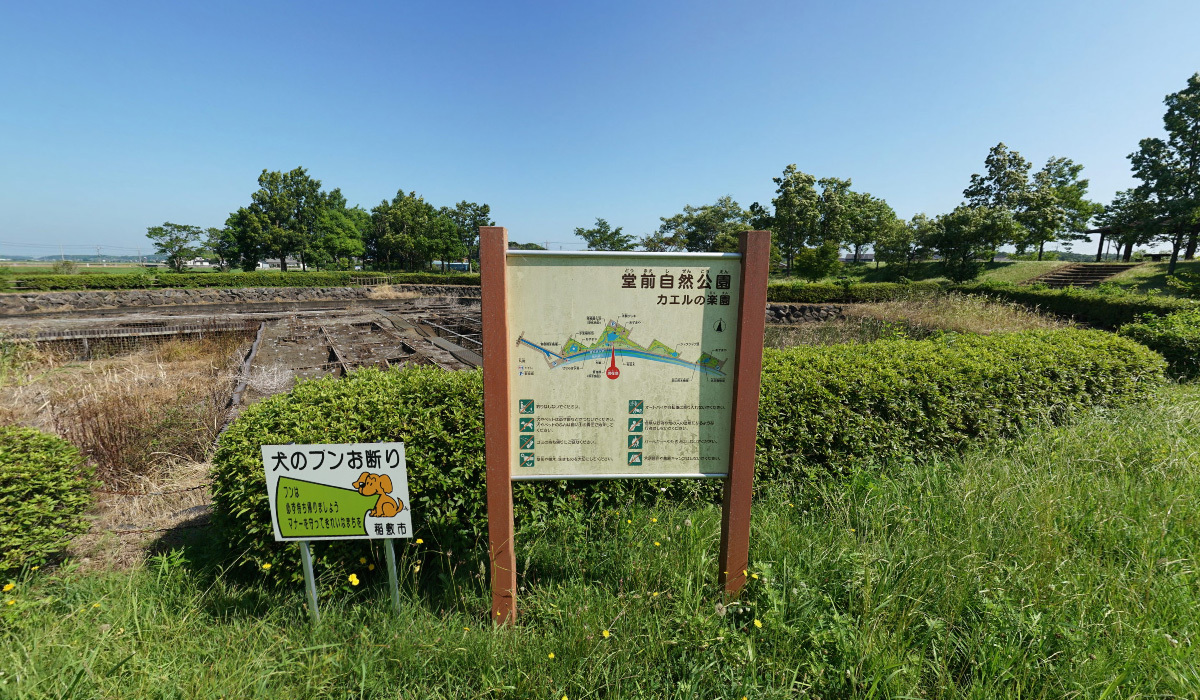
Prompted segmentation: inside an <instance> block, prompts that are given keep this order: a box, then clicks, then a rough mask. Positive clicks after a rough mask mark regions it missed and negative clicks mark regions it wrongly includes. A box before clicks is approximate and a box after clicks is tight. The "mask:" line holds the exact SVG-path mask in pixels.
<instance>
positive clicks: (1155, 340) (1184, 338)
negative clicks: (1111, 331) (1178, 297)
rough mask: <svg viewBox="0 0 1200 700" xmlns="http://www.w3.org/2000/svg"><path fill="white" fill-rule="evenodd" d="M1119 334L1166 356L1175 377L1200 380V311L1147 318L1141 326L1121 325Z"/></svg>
mask: <svg viewBox="0 0 1200 700" xmlns="http://www.w3.org/2000/svg"><path fill="white" fill-rule="evenodd" d="M1119 333H1120V334H1121V335H1123V336H1125V337H1126V338H1132V339H1133V340H1136V341H1137V342H1139V343H1141V344H1142V345H1145V346H1146V347H1148V348H1150V349H1151V350H1154V351H1155V352H1157V353H1159V354H1161V355H1162V356H1163V357H1165V358H1166V359H1167V366H1168V367H1169V368H1170V370H1169V371H1170V373H1171V375H1172V376H1174V377H1177V378H1179V379H1195V378H1196V377H1200V309H1195V310H1192V311H1176V312H1175V313H1173V314H1167V315H1166V316H1163V317H1158V316H1153V315H1147V316H1143V317H1142V318H1141V319H1140V321H1139V322H1138V323H1130V324H1126V325H1124V326H1121V330H1120V331H1119Z"/></svg>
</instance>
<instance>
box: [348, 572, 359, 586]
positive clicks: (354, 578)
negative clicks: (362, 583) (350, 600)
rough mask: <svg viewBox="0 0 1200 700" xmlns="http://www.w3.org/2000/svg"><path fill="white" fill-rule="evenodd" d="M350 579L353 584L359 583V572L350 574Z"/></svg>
mask: <svg viewBox="0 0 1200 700" xmlns="http://www.w3.org/2000/svg"><path fill="white" fill-rule="evenodd" d="M348 580H349V581H350V585H351V586H357V585H358V574H350V578H349V579H348Z"/></svg>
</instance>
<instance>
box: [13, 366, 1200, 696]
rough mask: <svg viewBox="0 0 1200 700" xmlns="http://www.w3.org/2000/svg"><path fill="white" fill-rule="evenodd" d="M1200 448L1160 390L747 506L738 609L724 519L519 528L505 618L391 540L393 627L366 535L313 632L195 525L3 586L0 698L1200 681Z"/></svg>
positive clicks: (1128, 688) (432, 557)
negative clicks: (119, 561)
mask: <svg viewBox="0 0 1200 700" xmlns="http://www.w3.org/2000/svg"><path fill="white" fill-rule="evenodd" d="M1198 451H1200V387H1196V386H1172V387H1166V388H1164V389H1162V390H1161V391H1159V392H1158V393H1157V394H1156V395H1155V397H1154V399H1153V400H1152V401H1151V402H1150V403H1149V404H1148V405H1142V406H1138V407H1134V408H1131V409H1128V410H1123V411H1112V412H1107V413H1099V414H1093V415H1090V416H1086V417H1084V418H1083V419H1081V420H1080V421H1079V422H1078V423H1077V424H1075V425H1073V426H1069V427H1066V428H1062V429H1056V430H1052V431H1051V430H1047V431H1045V432H1043V433H1042V434H1038V435H1034V436H1032V437H1030V438H1028V439H1026V440H1024V441H1019V442H1015V443H1011V444H1009V445H1007V446H1005V447H1002V448H997V449H993V450H989V451H981V452H975V453H970V454H967V455H966V456H964V457H961V458H955V459H947V460H939V461H931V462H928V463H911V464H908V465H907V466H904V467H902V468H898V469H897V470H894V471H892V472H890V473H884V474H880V473H878V472H862V473H859V474H857V475H856V476H853V477H852V478H850V479H849V480H847V481H844V482H832V481H831V482H821V483H814V484H806V483H797V484H795V485H794V486H793V487H791V488H790V489H786V490H782V489H781V490H776V491H773V492H771V493H766V494H761V495H760V496H759V497H757V498H756V502H755V511H754V521H753V533H752V541H751V550H752V551H751V561H752V564H751V567H750V574H751V580H750V582H749V585H748V587H747V589H746V591H745V593H744V595H743V597H741V598H740V599H739V600H737V601H733V602H727V601H722V600H721V598H720V597H719V595H718V592H717V590H716V588H715V586H714V583H713V580H714V575H715V573H716V572H715V566H716V563H715V561H716V553H717V552H716V550H717V532H718V527H719V520H720V516H719V511H718V509H717V508H716V507H705V508H700V509H692V510H683V509H677V508H673V507H671V506H670V505H669V504H666V503H664V504H662V505H661V506H660V507H657V508H630V509H625V510H622V511H620V512H616V511H599V510H592V511H590V512H588V513H587V514H586V516H584V517H566V516H561V517H558V518H556V519H553V520H551V521H550V522H545V523H519V524H518V527H519V531H520V535H519V539H518V557H517V561H518V567H519V574H520V579H519V580H520V582H521V585H522V590H521V593H520V606H521V609H522V618H521V622H520V624H519V625H518V626H517V627H516V628H513V629H495V628H493V627H492V626H491V625H490V624H489V623H488V621H487V615H486V606H487V600H488V596H487V593H486V581H485V579H484V578H483V575H482V562H481V559H480V555H479V553H478V552H463V551H457V552H452V551H446V549H445V548H443V547H441V546H439V545H438V544H437V543H434V542H427V543H415V542H410V543H407V544H405V545H404V546H401V547H400V548H399V549H400V557H399V558H400V566H401V580H402V587H403V591H402V610H401V612H400V615H399V616H396V615H394V614H393V613H392V611H391V609H390V603H389V602H388V600H387V593H386V591H385V590H384V588H383V587H382V584H381V582H382V580H383V576H382V557H381V556H380V553H379V552H378V551H372V550H369V549H368V548H367V547H366V546H364V547H363V557H364V564H363V568H362V570H361V571H360V572H358V576H360V577H361V578H362V584H361V585H358V586H354V585H351V584H350V583H349V582H346V581H337V582H329V581H326V582H325V583H326V591H325V594H324V595H325V597H324V602H323V606H324V607H323V615H324V617H323V621H322V624H321V625H320V627H318V628H316V629H313V628H311V627H310V626H309V624H308V622H307V618H306V616H305V613H304V610H303V608H302V596H301V587H300V585H299V584H298V583H295V582H289V583H288V584H287V585H285V586H283V587H282V588H275V587H272V586H270V585H267V583H265V582H266V581H268V580H272V579H280V578H281V579H283V580H287V579H288V578H290V577H294V575H295V572H280V571H272V572H263V573H262V576H261V579H262V580H251V581H231V580H229V579H228V578H226V577H224V576H221V575H220V574H219V570H218V565H217V564H216V561H217V560H216V559H214V558H213V556H212V554H211V552H210V550H208V549H207V545H206V544H205V543H206V542H207V541H208V540H207V538H206V536H205V534H204V531H203V530H199V531H195V535H194V537H193V539H192V540H191V541H190V543H188V544H186V545H185V546H183V547H180V548H176V549H170V548H166V547H163V548H161V551H162V553H161V554H159V555H158V556H157V557H155V558H154V559H152V560H151V561H150V563H149V564H148V565H146V566H144V567H141V568H138V569H136V570H134V571H132V572H113V573H104V574H83V573H80V572H78V571H73V570H70V569H66V570H60V571H57V572H31V573H30V575H29V576H27V577H26V578H22V579H21V580H18V581H14V582H12V583H13V584H14V586H13V587H12V588H11V589H9V590H7V591H6V592H4V593H3V594H2V597H3V599H4V600H3V603H4V604H0V635H3V643H2V644H0V696H2V697H11V698H68V697H75V698H81V697H137V698H175V697H188V698H220V697H230V698H232V697H262V698H283V697H288V698H316V697H320V698H427V697H428V698H443V697H445V698H478V697H512V698H554V699H555V700H558V699H560V698H562V697H564V696H565V697H567V698H570V699H571V700H578V699H580V698H742V697H746V698H792V697H821V698H879V697H929V698H994V697H1045V698H1061V697H1097V698H1110V697H1150V696H1154V697H1191V698H1195V697H1200V654H1197V651H1196V646H1197V644H1200V574H1198V573H1197V564H1196V558H1197V554H1198V553H1200V460H1198V459H1197V457H1196V455H1197V453H1198ZM548 488H550V486H548ZM281 546H282V545H281ZM371 566H374V567H375V568H374V570H371V569H370V567H371ZM330 588H332V589H333V590H330Z"/></svg>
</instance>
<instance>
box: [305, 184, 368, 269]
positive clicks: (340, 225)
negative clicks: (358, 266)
mask: <svg viewBox="0 0 1200 700" xmlns="http://www.w3.org/2000/svg"><path fill="white" fill-rule="evenodd" d="M370 226H371V215H370V214H368V213H367V212H366V211H364V210H363V209H362V207H347V206H346V198H345V197H343V196H342V193H341V191H340V190H336V189H335V190H334V191H333V192H330V193H329V196H328V197H327V199H326V201H325V206H324V207H323V208H322V210H321V213H320V215H319V216H318V217H317V223H316V227H315V235H314V237H313V241H312V244H311V246H310V252H309V258H310V261H311V262H312V263H313V264H315V265H316V266H317V267H318V268H319V267H321V266H326V267H333V268H336V269H349V268H351V267H353V265H354V260H355V258H361V257H362V255H363V251H364V246H363V238H364V236H366V234H367V231H369V230H370Z"/></svg>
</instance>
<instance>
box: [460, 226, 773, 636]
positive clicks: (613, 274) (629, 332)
mask: <svg viewBox="0 0 1200 700" xmlns="http://www.w3.org/2000/svg"><path fill="white" fill-rule="evenodd" d="M479 233H480V236H479V241H480V271H481V287H482V289H481V291H482V302H483V388H484V396H483V404H484V427H485V431H486V433H487V435H486V462H487V494H488V495H487V500H488V542H489V545H488V546H489V550H490V559H491V564H492V567H491V575H492V616H493V620H495V621H496V622H499V623H512V622H513V621H514V620H515V619H516V591H517V588H518V587H517V583H516V554H515V548H514V542H513V537H514V528H513V524H514V523H513V504H512V482H513V481H523V480H536V479H609V478H633V477H657V478H667V477H721V478H723V479H724V482H725V489H724V504H723V505H724V507H723V510H722V518H721V550H720V554H719V557H718V558H719V561H718V566H719V567H720V569H719V571H720V573H719V575H718V577H717V578H718V583H719V584H720V585H721V587H722V588H723V589H724V590H725V591H726V593H727V594H729V595H734V594H736V593H737V591H738V590H740V589H741V587H742V586H743V585H744V584H745V569H746V565H747V558H748V556H749V540H750V496H751V492H752V490H753V481H754V452H755V433H756V429H757V424H758V392H759V385H760V374H761V370H762V340H763V327H764V323H765V311H766V308H765V307H766V297H767V276H768V274H769V272H770V251H771V234H770V233H769V232H767V231H745V232H743V233H742V234H741V235H740V241H739V248H740V251H739V252H738V253H735V254H730V253H637V252H632V253H623V252H622V253H618V252H612V253H605V252H586V253H585V252H572V253H561V252H549V251H544V252H531V251H521V250H509V249H508V232H507V231H506V230H505V229H503V228H500V227H494V226H486V227H483V228H481V229H480V232H479Z"/></svg>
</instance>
